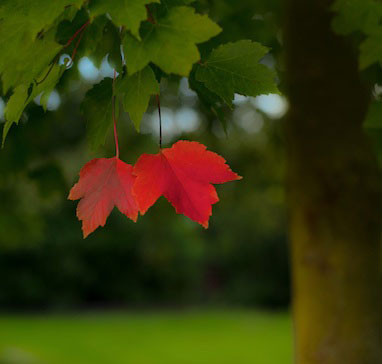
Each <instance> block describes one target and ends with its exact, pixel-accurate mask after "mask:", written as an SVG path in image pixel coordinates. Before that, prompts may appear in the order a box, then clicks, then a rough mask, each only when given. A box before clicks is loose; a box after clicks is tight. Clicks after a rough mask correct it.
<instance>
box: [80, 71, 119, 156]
mask: <svg viewBox="0 0 382 364" xmlns="http://www.w3.org/2000/svg"><path fill="white" fill-rule="evenodd" d="M112 83H113V80H112V79H111V78H105V79H104V80H102V81H101V82H100V83H98V84H96V85H95V86H93V87H92V88H91V89H90V90H89V91H88V92H87V93H86V95H85V99H84V101H83V102H82V105H81V110H82V112H83V114H84V115H85V117H86V125H87V137H88V141H89V145H90V148H91V149H92V150H96V149H97V148H98V147H99V146H100V145H102V144H105V140H106V136H107V133H108V131H109V129H110V127H111V125H112V124H113V114H112V102H113V101H112V96H113V90H112Z"/></svg>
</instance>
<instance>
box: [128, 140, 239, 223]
mask: <svg viewBox="0 0 382 364" xmlns="http://www.w3.org/2000/svg"><path fill="white" fill-rule="evenodd" d="M133 174H134V175H135V176H137V179H136V180H135V182H134V185H133V194H134V195H135V198H136V201H137V203H138V207H139V211H140V212H141V214H142V215H143V214H144V213H145V212H146V211H147V210H148V209H149V208H150V207H151V206H152V205H153V204H154V203H155V201H156V200H157V199H158V198H159V197H160V196H161V195H163V196H165V197H166V198H167V200H169V201H170V203H171V204H172V205H173V206H174V208H175V210H176V212H177V213H178V214H184V215H186V216H188V217H189V218H190V219H192V220H194V221H196V222H198V223H199V224H201V225H202V226H203V227H205V228H207V227H208V219H209V217H210V216H211V214H212V204H214V203H216V202H218V201H219V198H218V195H217V193H216V190H215V187H214V186H212V183H224V182H228V181H234V180H238V179H241V177H240V176H239V175H237V174H236V173H234V172H232V171H231V169H230V168H229V166H228V165H227V164H226V163H225V160H224V158H222V157H221V156H219V155H218V154H216V153H213V152H210V151H207V150H206V146H204V145H203V144H200V143H197V142H189V141H184V140H180V141H178V142H177V143H175V144H174V145H173V146H172V147H171V148H166V149H162V150H161V151H160V152H159V153H158V154H143V155H142V156H141V157H140V158H139V159H138V161H137V163H136V164H135V166H134V169H133Z"/></svg>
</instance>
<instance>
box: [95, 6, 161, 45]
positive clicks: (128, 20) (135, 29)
mask: <svg viewBox="0 0 382 364" xmlns="http://www.w3.org/2000/svg"><path fill="white" fill-rule="evenodd" d="M153 2H159V0H108V1H104V0H93V1H92V2H91V3H90V6H89V10H90V14H91V15H92V16H97V15H100V14H105V13H107V14H109V15H110V16H111V19H112V21H113V23H114V24H115V25H117V26H119V27H125V28H126V30H130V32H131V33H132V34H133V35H134V36H135V37H137V38H138V39H139V38H140V37H139V26H140V24H141V22H142V21H143V20H145V19H146V7H145V5H147V4H149V3H153Z"/></svg>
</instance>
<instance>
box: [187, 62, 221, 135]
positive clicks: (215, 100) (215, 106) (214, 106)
mask: <svg viewBox="0 0 382 364" xmlns="http://www.w3.org/2000/svg"><path fill="white" fill-rule="evenodd" d="M197 67H198V66H197V65H195V66H194V67H193V69H192V71H191V73H190V77H189V78H188V84H189V86H190V88H191V90H193V91H195V92H196V93H197V95H198V97H199V101H200V102H201V104H202V105H203V107H204V108H205V109H206V110H207V111H208V112H210V113H212V114H213V115H214V116H215V117H217V118H218V119H219V121H220V122H221V124H222V126H223V128H224V131H226V130H227V122H226V118H225V112H224V110H223V106H224V105H225V104H224V101H223V100H222V99H221V98H220V97H219V96H218V95H216V94H215V93H213V92H211V91H210V90H209V89H208V88H207V87H206V86H205V85H204V83H202V82H199V81H198V80H197V79H196V78H195V73H196V70H197Z"/></svg>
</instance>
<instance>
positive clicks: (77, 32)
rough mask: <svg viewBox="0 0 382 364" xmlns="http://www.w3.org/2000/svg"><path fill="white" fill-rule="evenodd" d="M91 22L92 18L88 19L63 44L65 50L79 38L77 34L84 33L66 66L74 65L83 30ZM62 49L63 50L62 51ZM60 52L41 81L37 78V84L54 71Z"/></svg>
mask: <svg viewBox="0 0 382 364" xmlns="http://www.w3.org/2000/svg"><path fill="white" fill-rule="evenodd" d="M89 24H90V19H88V21H87V22H86V23H84V24H83V25H82V26H81V27H80V28H79V29H77V30H76V32H75V33H74V34H73V35H72V36H71V37H70V39H69V40H68V41H67V42H66V44H65V45H64V46H63V48H62V50H64V49H65V48H68V47H69V46H70V45H71V44H72V42H73V40H74V39H76V38H77V35H78V34H80V33H81V32H82V33H81V36H80V38H79V40H78V41H77V43H76V46H75V47H74V50H73V53H72V56H71V58H70V62H69V63H68V65H67V66H66V67H69V66H71V65H72V63H73V58H74V57H75V56H76V53H77V49H78V46H79V45H80V42H81V39H82V37H83V35H84V33H83V30H85V29H86V27H87V26H88V25H89ZM62 50H61V51H62ZM61 51H60V53H61ZM60 53H58V54H57V55H56V57H54V59H53V61H52V63H51V65H50V67H49V69H48V71H47V73H46V74H45V76H44V77H43V78H42V79H41V80H40V81H37V80H35V82H36V85H37V86H38V85H40V84H41V83H43V82H44V81H45V80H46V79H47V78H48V76H49V74H50V72H51V71H52V69H53V67H54V65H55V64H56V62H57V61H58V59H59V57H60Z"/></svg>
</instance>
